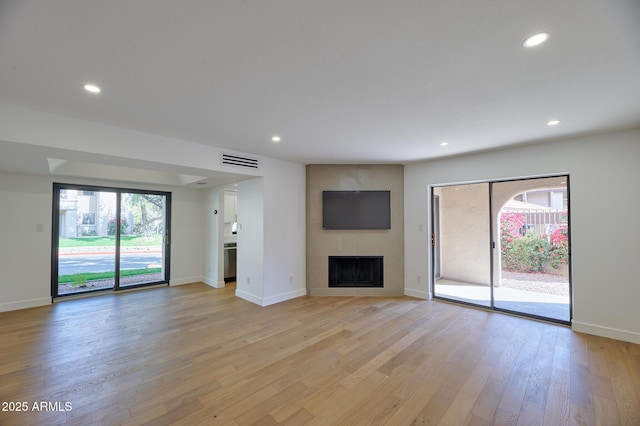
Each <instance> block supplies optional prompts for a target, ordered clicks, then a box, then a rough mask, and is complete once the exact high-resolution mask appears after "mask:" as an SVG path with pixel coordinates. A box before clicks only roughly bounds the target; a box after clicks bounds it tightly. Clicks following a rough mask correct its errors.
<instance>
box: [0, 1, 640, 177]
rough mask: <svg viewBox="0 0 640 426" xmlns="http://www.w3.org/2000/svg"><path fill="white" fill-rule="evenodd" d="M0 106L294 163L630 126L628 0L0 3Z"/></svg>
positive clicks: (635, 87) (638, 64)
mask: <svg viewBox="0 0 640 426" xmlns="http://www.w3.org/2000/svg"><path fill="white" fill-rule="evenodd" d="M538 31H547V32H549V33H550V35H551V37H550V39H549V41H548V42H547V43H546V44H544V45H541V46H538V47H536V48H533V49H525V48H524V47H523V46H522V41H523V40H524V39H525V38H526V37H527V36H528V35H531V34H533V33H536V32H538ZM85 82H94V83H97V84H99V85H100V86H101V87H102V89H103V92H102V93H101V94H100V95H97V96H96V95H89V94H87V93H85V92H84V91H83V90H82V85H83V83H85ZM0 102H2V103H6V104H10V105H16V106H20V107H26V108H31V109H36V110H40V111H45V112H48V113H53V114H59V115H63V116H69V117H74V118H78V119H82V120H87V121H91V122H97V123H103V124H108V125H111V126H117V127H122V128H126V129H132V130H136V131H142V132H146V133H151V134H157V135H163V136H167V137H172V138H176V139H181V140H185V141H191V142H196V143H200V144H208V145H212V146H215V147H219V148H224V149H232V150H235V151H241V152H246V153H252V154H255V155H264V156H270V157H274V158H281V159H286V160H292V161H297V162H301V163H307V164H308V163H354V162H355V163H379V162H391V163H408V162H412V161H419V160H425V159H431V158H438V157H442V156H449V155H457V154H462V153H467V152H474V151H479V150H486V149H495V148H499V147H502V146H506V145H512V144H518V143H531V142H538V141H546V140H552V139H560V138H563V137H568V136H572V135H579V134H586V133H594V132H603V131H607V130H613V129H618V128H625V127H634V126H638V125H640V1H638V0H606V1H605V0H537V1H525V0H493V1H490V2H486V1H485V2H481V1H472V0H447V1H435V0H413V1H404V0H401V1H396V2H392V1H388V0H350V1H343V0H340V1H337V0H322V1H320V0H318V1H312V0H295V1H291V0H289V1H287V0H281V1H264V0H243V1H240V0H227V1H212V0H187V1H173V0H140V1H130V0H109V1H101V0H51V1H41V0H35V1H30V0H13V1H11V0H6V1H3V0H0ZM552 118H558V119H560V120H562V122H561V124H560V125H559V126H555V127H548V126H547V125H546V122H547V121H548V120H550V119H552ZM0 120H1V117H0ZM275 134H277V135H280V136H281V137H282V141H281V142H280V143H278V144H274V143H272V142H271V136H272V135H275ZM443 140H446V141H448V142H449V145H448V146H446V147H442V146H440V142H441V141H443ZM5 152H7V151H5ZM53 158H55V157H53ZM186 179H187V180H188V179H189V178H186Z"/></svg>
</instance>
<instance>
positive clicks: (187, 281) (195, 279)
mask: <svg viewBox="0 0 640 426" xmlns="http://www.w3.org/2000/svg"><path fill="white" fill-rule="evenodd" d="M201 282H203V277H192V278H181V279H177V280H169V285H170V286H176V285H185V284H193V283H201Z"/></svg>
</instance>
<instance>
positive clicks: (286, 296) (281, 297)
mask: <svg viewBox="0 0 640 426" xmlns="http://www.w3.org/2000/svg"><path fill="white" fill-rule="evenodd" d="M306 295H307V290H306V289H299V290H294V291H290V292H287V293H282V294H278V295H277V296H271V297H267V298H266V299H265V298H262V297H258V296H255V295H253V294H251V293H247V292H246V291H243V290H238V289H236V296H238V297H239V298H241V299H244V300H248V301H249V302H251V303H255V304H256V305H260V306H263V307H264V306H269V305H274V304H276V303H280V302H284V301H285V300H290V299H295V298H296V297H302V296H306Z"/></svg>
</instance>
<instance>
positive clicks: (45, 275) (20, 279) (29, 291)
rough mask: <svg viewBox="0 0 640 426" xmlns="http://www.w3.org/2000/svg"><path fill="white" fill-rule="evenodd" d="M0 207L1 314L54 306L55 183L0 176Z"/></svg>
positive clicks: (23, 177)
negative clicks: (52, 266) (52, 303)
mask: <svg viewBox="0 0 640 426" xmlns="http://www.w3.org/2000/svg"><path fill="white" fill-rule="evenodd" d="M0 203H1V204H0V236H1V237H0V311H9V310H13V309H22V308H30V307H33V306H40V305H46V304H48V303H51V208H52V181H51V180H50V179H45V178H41V177H36V176H27V175H18V174H8V173H1V172H0ZM38 226H42V232H39V229H40V228H37V227H38Z"/></svg>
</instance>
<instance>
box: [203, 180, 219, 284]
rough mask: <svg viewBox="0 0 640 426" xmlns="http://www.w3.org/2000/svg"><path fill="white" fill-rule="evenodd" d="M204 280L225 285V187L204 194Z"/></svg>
mask: <svg viewBox="0 0 640 426" xmlns="http://www.w3.org/2000/svg"><path fill="white" fill-rule="evenodd" d="M202 205H203V209H202V221H203V224H202V231H203V234H204V268H205V271H204V280H203V281H204V282H205V283H206V284H208V285H210V286H211V287H214V288H223V287H224V238H223V237H224V188H223V187H217V188H212V189H208V190H206V191H205V193H204V196H203V202H202ZM216 212H217V213H216Z"/></svg>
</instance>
